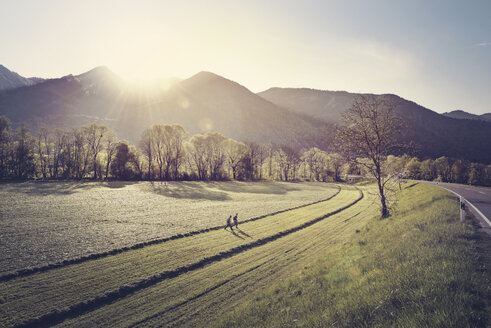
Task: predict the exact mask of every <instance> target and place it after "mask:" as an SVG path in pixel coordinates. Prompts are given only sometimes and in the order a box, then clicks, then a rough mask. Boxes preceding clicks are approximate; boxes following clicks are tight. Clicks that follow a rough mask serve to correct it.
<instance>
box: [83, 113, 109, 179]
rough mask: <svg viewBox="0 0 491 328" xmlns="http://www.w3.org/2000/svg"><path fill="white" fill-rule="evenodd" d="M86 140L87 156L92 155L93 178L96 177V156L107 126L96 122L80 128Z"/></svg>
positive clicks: (100, 149) (100, 148) (99, 150)
mask: <svg viewBox="0 0 491 328" xmlns="http://www.w3.org/2000/svg"><path fill="white" fill-rule="evenodd" d="M82 130H83V132H84V135H85V140H86V142H87V156H89V154H90V155H92V170H93V171H94V179H96V178H97V156H98V155H99V153H100V152H101V151H102V148H103V146H102V143H103V138H104V135H105V134H106V132H107V131H108V128H107V126H105V125H99V124H96V123H92V124H89V125H87V126H84V127H83V128H82Z"/></svg>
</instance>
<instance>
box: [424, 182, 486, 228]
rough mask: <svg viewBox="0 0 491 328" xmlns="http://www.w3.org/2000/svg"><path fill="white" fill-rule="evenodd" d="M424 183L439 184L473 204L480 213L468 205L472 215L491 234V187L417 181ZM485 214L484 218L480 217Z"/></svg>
mask: <svg viewBox="0 0 491 328" xmlns="http://www.w3.org/2000/svg"><path fill="white" fill-rule="evenodd" d="M419 182H424V183H429V184H432V185H435V186H439V187H442V188H445V189H448V190H450V191H453V192H454V193H456V194H459V195H460V196H462V197H464V198H465V199H466V200H467V201H468V202H470V203H471V204H472V205H474V207H475V208H477V210H478V211H479V212H480V213H477V212H476V211H475V209H473V208H472V206H468V207H470V210H471V211H472V212H473V214H474V216H475V217H476V218H478V219H479V223H480V224H481V227H482V228H483V230H484V231H486V232H487V233H488V234H489V235H491V188H486V187H474V186H467V185H459V184H454V183H443V182H438V183H437V182H428V181H419ZM480 214H481V215H483V216H485V217H486V219H484V218H482V216H481V215H480Z"/></svg>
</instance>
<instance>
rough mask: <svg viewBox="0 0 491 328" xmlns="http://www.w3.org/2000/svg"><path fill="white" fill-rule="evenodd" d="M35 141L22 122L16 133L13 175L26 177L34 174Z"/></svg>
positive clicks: (21, 177) (20, 177)
mask: <svg viewBox="0 0 491 328" xmlns="http://www.w3.org/2000/svg"><path fill="white" fill-rule="evenodd" d="M34 147H35V141H34V139H33V138H32V137H31V135H30V134H29V130H28V129H27V127H26V126H25V125H24V124H22V125H21V126H20V127H19V128H18V129H17V133H16V142H15V152H14V156H15V157H14V168H15V176H16V177H17V178H19V179H27V178H29V177H32V176H34V173H35V172H36V166H35V163H34Z"/></svg>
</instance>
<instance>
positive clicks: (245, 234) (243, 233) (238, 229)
mask: <svg viewBox="0 0 491 328" xmlns="http://www.w3.org/2000/svg"><path fill="white" fill-rule="evenodd" d="M237 231H238V232H239V233H240V234H241V235H243V236H246V237H249V238H252V237H251V236H249V235H248V234H247V233H246V232H244V231H243V230H241V229H240V228H237Z"/></svg>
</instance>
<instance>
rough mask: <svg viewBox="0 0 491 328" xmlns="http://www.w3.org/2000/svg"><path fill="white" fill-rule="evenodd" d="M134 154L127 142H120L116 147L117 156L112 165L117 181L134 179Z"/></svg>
mask: <svg viewBox="0 0 491 328" xmlns="http://www.w3.org/2000/svg"><path fill="white" fill-rule="evenodd" d="M134 161H135V159H134V154H133V153H132V152H131V151H130V147H129V146H128V144H127V143H126V142H120V143H119V144H118V145H117V146H116V155H115V156H114V160H113V162H112V164H111V172H112V174H113V175H114V177H115V178H116V179H122V180H128V179H132V178H133V177H134V171H133V170H132V165H131V164H132V163H134Z"/></svg>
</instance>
